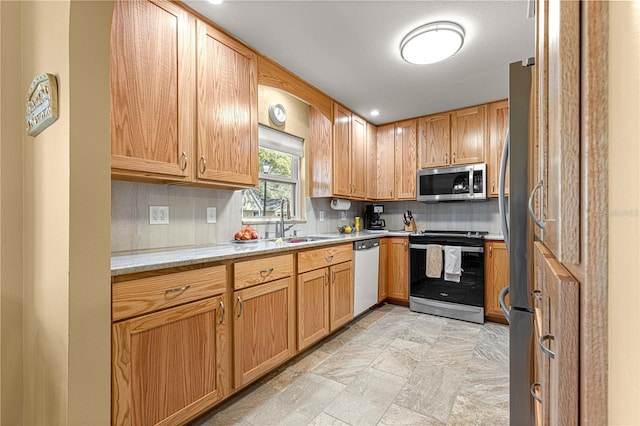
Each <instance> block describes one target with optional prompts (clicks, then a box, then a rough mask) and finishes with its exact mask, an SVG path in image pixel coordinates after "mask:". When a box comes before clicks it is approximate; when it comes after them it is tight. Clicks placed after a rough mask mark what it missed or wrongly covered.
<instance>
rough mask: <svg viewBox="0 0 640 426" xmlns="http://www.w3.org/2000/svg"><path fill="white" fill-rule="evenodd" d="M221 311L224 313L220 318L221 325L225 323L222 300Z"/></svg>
mask: <svg viewBox="0 0 640 426" xmlns="http://www.w3.org/2000/svg"><path fill="white" fill-rule="evenodd" d="M220 310H221V311H222V315H221V317H222V318H220V324H222V323H223V322H224V303H222V300H221V301H220Z"/></svg>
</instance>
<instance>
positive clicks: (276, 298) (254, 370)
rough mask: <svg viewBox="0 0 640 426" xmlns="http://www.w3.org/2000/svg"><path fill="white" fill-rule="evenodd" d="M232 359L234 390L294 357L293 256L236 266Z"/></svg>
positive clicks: (259, 260) (250, 261)
mask: <svg viewBox="0 0 640 426" xmlns="http://www.w3.org/2000/svg"><path fill="white" fill-rule="evenodd" d="M234 278H235V279H234V289H235V291H234V293H233V304H234V309H233V349H234V350H233V355H234V356H233V358H234V370H233V371H234V388H235V389H238V388H240V387H242V386H244V385H246V384H248V383H250V382H252V381H254V380H255V379H257V378H258V377H260V376H262V375H263V374H264V373H266V372H268V371H269V370H271V369H273V368H274V367H276V366H278V365H280V364H282V363H283V362H284V361H286V360H288V359H289V358H291V357H292V356H293V355H295V298H294V281H293V255H291V254H287V255H283V256H272V257H265V258H260V259H253V260H248V261H243V262H236V263H235V264H234Z"/></svg>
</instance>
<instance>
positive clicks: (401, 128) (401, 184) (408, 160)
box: [395, 120, 417, 200]
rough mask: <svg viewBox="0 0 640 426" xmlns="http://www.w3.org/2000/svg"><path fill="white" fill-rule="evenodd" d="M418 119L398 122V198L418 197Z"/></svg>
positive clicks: (396, 139) (396, 140)
mask: <svg viewBox="0 0 640 426" xmlns="http://www.w3.org/2000/svg"><path fill="white" fill-rule="evenodd" d="M416 126H417V121H416V120H407V121H402V122H400V123H396V131H395V132H396V134H395V151H396V155H395V171H396V172H395V187H396V198H397V199H398V200H411V199H413V200H415V199H416V167H417V160H416V148H417V147H416Z"/></svg>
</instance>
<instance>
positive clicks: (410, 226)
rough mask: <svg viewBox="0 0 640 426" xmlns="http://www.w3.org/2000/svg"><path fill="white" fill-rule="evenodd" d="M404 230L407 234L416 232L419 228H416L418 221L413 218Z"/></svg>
mask: <svg viewBox="0 0 640 426" xmlns="http://www.w3.org/2000/svg"><path fill="white" fill-rule="evenodd" d="M404 230H405V231H407V232H416V231H417V230H418V228H417V227H416V221H415V219H414V218H411V220H410V221H409V224H408V225H405V226H404Z"/></svg>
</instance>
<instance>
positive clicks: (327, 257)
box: [324, 255, 333, 262]
mask: <svg viewBox="0 0 640 426" xmlns="http://www.w3.org/2000/svg"><path fill="white" fill-rule="evenodd" d="M324 259H325V260H326V261H327V262H331V261H332V260H333V255H331V256H325V257H324Z"/></svg>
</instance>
